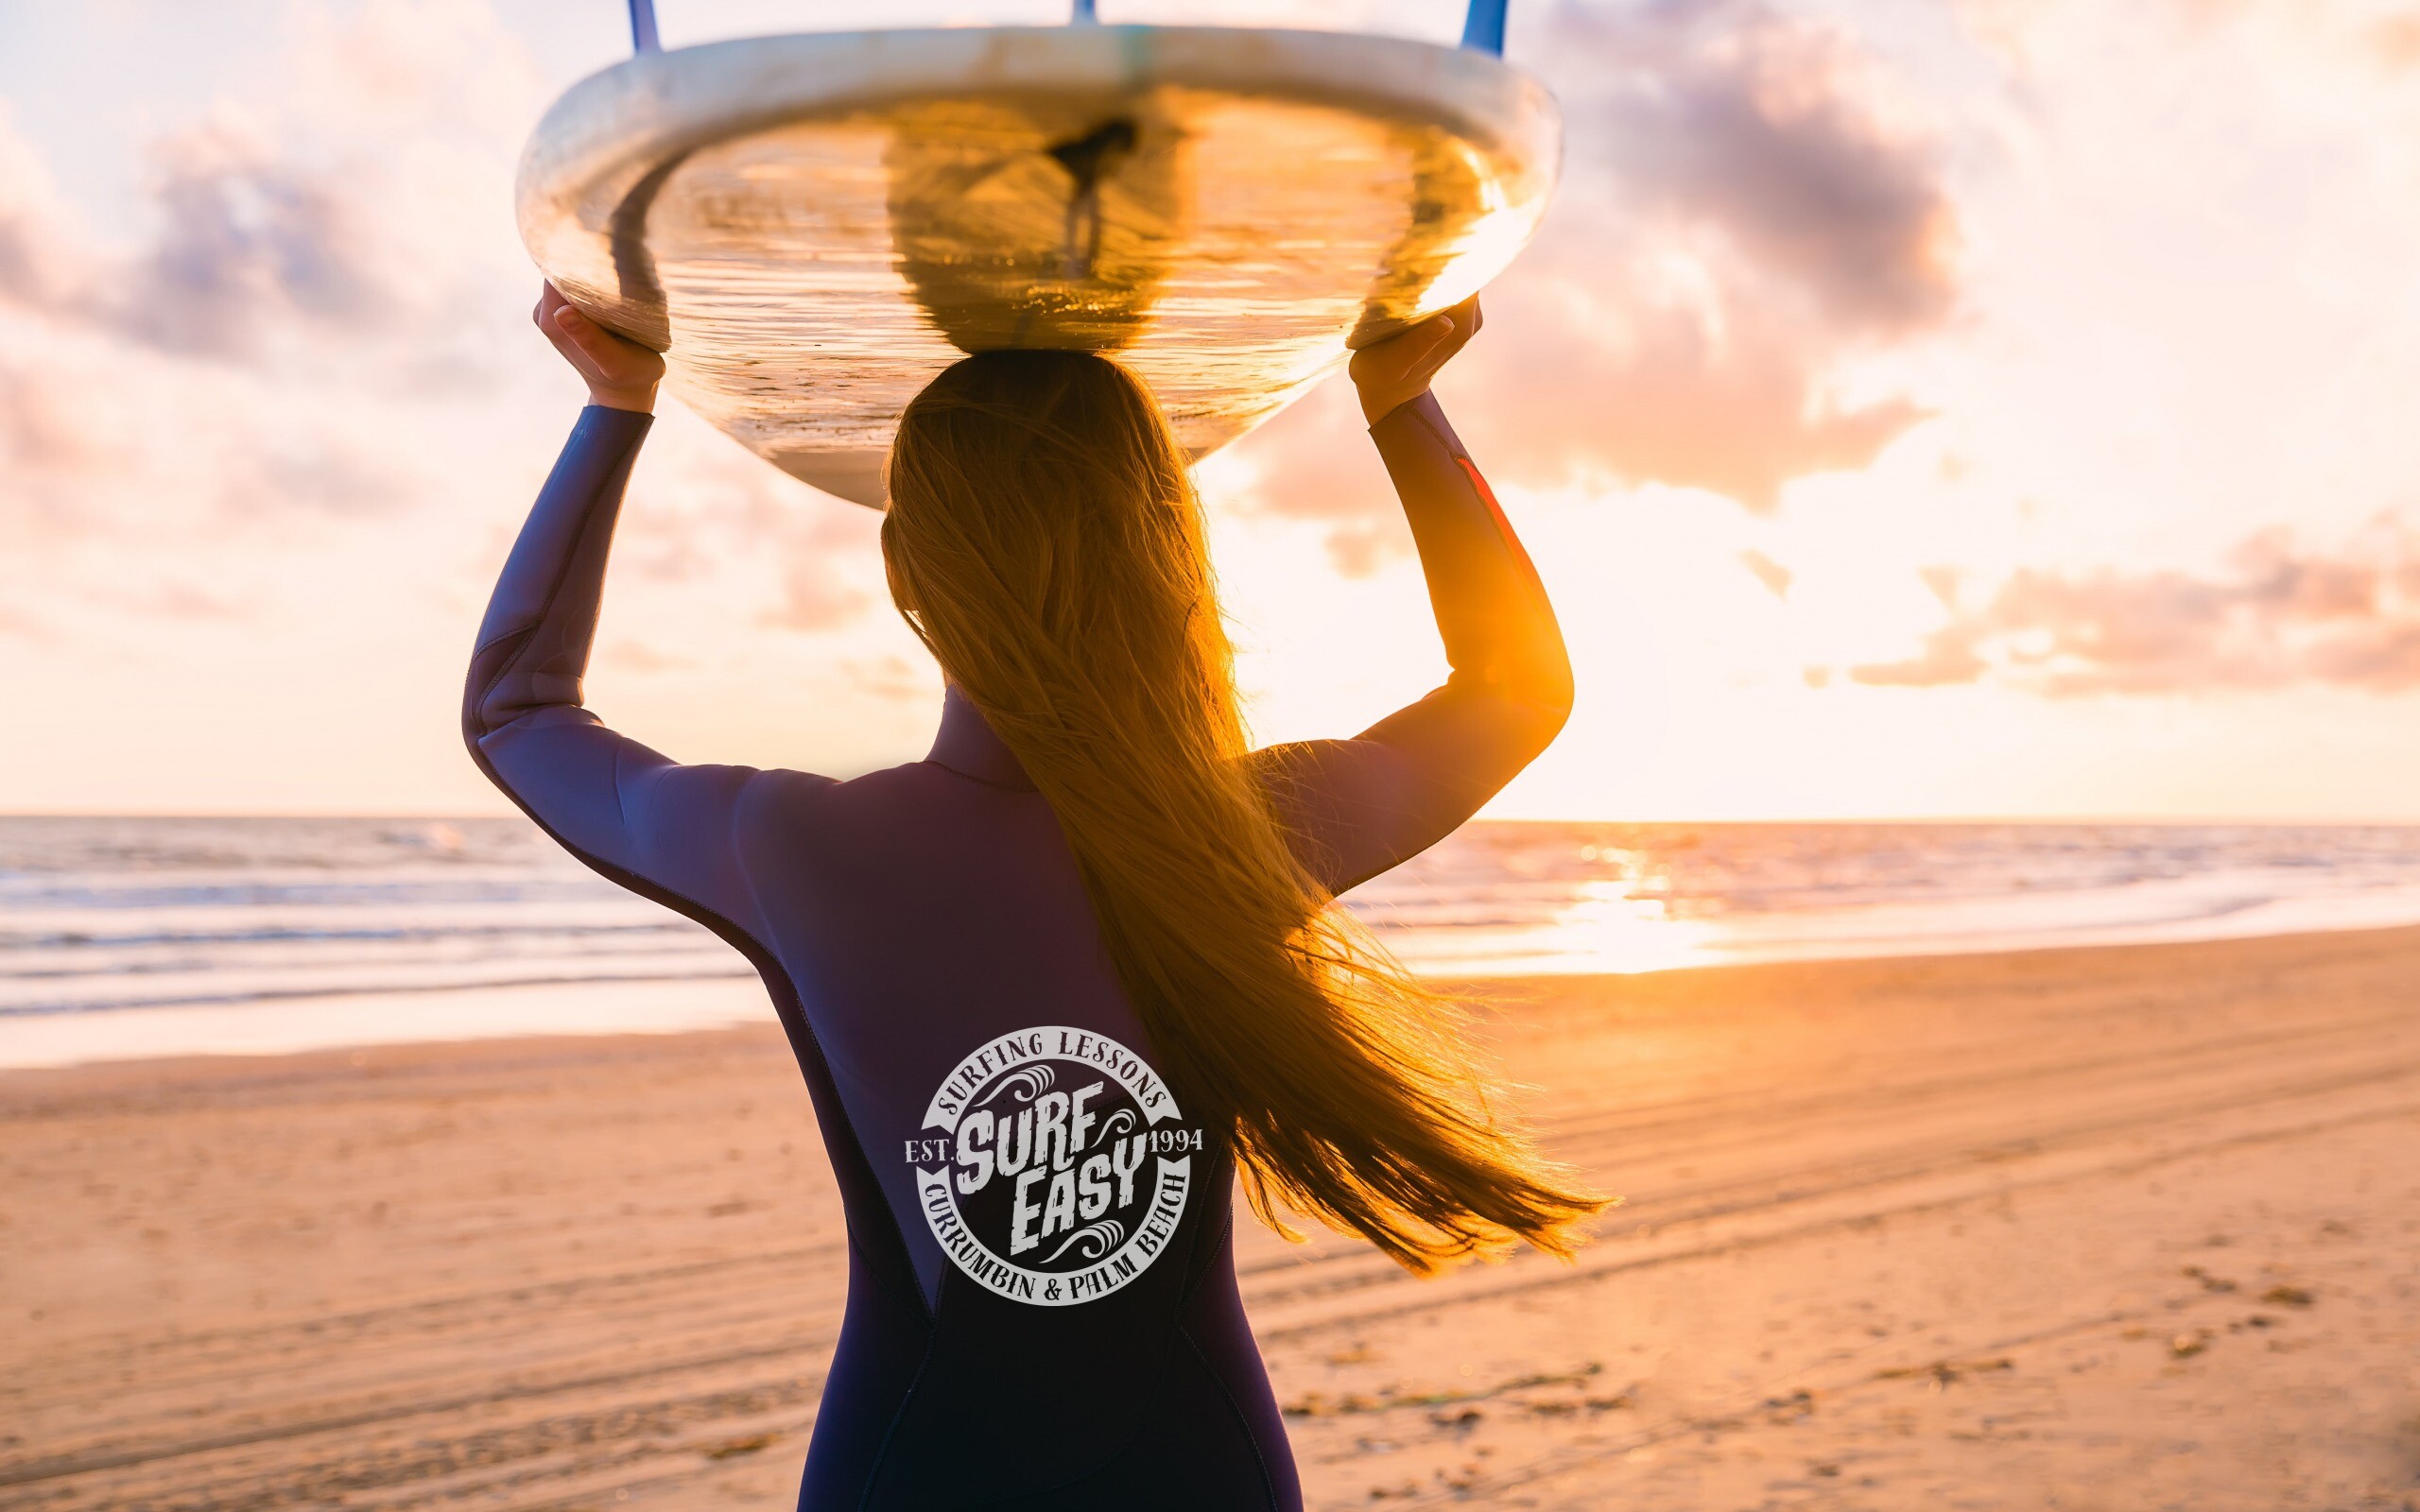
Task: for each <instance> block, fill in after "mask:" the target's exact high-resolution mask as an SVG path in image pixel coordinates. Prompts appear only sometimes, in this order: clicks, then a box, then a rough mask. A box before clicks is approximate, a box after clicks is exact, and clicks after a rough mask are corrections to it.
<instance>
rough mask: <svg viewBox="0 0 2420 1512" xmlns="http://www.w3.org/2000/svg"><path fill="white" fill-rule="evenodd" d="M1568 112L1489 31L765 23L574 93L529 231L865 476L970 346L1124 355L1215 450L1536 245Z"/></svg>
mask: <svg viewBox="0 0 2420 1512" xmlns="http://www.w3.org/2000/svg"><path fill="white" fill-rule="evenodd" d="M1559 143H1560V137H1559V124H1558V121H1557V117H1556V115H1555V112H1554V108H1553V104H1552V101H1551V99H1550V97H1548V96H1547V94H1545V92H1544V91H1543V89H1541V88H1540V87H1539V86H1537V85H1536V84H1535V83H1533V82H1532V81H1530V79H1529V78H1528V77H1527V76H1525V75H1522V74H1520V73H1519V72H1518V71H1516V70H1513V69H1512V68H1510V67H1508V66H1507V65H1505V64H1503V63H1502V62H1500V61H1498V60H1495V59H1494V58H1490V57H1486V56H1484V55H1480V54H1476V53H1468V52H1461V51H1458V50H1455V49H1448V48H1441V47H1432V46H1428V45H1426V44H1424V43H1411V42H1406V41H1402V40H1400V39H1393V38H1374V37H1362V36H1354V35H1350V34H1342V33H1319V32H1281V31H1244V30H1232V29H1224V28H1199V27H1186V28H1179V27H1139V26H1134V27H1049V28H1043V27H1033V28H982V29H977V28H960V29H950V30H938V31H921V32H872V33H842V34H832V35H824V36H808V37H788V38H768V39H762V40H756V41H751V42H746V43H718V44H715V45H713V46H708V47H699V48H689V49H683V50H682V51H678V52H671V53H660V54H652V55H647V56H643V57H641V58H638V59H634V60H631V61H630V62H628V63H624V64H621V65H619V66H618V67H616V68H614V69H612V70H608V71H607V72H606V73H605V74H602V75H599V76H596V77H594V78H592V79H590V80H588V81H586V82H585V83H583V84H581V85H579V86H578V87H577V88H575V89H574V90H573V91H572V93H571V94H567V95H566V96H565V97H564V99H563V100H562V102H560V103H559V104H558V105H557V106H556V108H555V109H554V111H552V112H549V114H548V116H547V118H546V120H545V121H544V123H542V124H541V126H540V128H539V130H538V132H537V134H536V136H535V137H534V138H533V140H532V143H531V146H530V148H529V151H528V153H527V155H526V157H525V160H524V163H523V170H522V178H521V185H520V192H519V211H520V219H521V227H522V232H523V235H524V238H525V240H526V241H527V244H528V246H529V248H530V250H531V252H532V253H533V254H534V255H535V257H536V258H537V261H538V263H539V265H540V266H541V267H542V268H543V269H544V271H545V273H546V275H547V276H548V277H549V278H551V279H552V280H553V281H554V282H555V283H556V284H557V285H558V286H559V287H560V288H562V291H563V292H564V294H565V295H566V296H568V297H569V298H570V299H571V300H572V301H574V302H575V303H578V304H579V305H580V306H581V307H582V308H583V309H585V310H587V311H588V312H589V313H591V314H592V315H595V316H596V317H597V318H599V319H601V320H603V321H605V322H606V323H607V324H609V325H611V326H613V327H614V328H616V329H618V330H621V331H624V332H627V333H629V334H630V335H633V336H635V337H637V338H638V339H640V340H643V341H646V342H648V344H649V345H651V346H655V347H657V348H659V349H660V350H662V351H664V352H665V353H666V359H667V362H668V365H669V367H670V369H671V382H672V385H673V387H674V388H675V389H676V391H677V392H679V393H680V395H681V397H682V398H683V401H684V402H685V403H687V404H689V405H691V407H693V408H694V409H696V410H697V411H698V412H699V413H700V414H701V415H702V416H704V417H705V418H706V419H707V420H708V421H712V422H713V423H714V424H716V425H717V426H719V427H721V428H722V429H723V430H725V431H727V432H729V433H730V434H731V435H732V436H734V437H735V438H737V439H739V440H740V441H742V442H743V443H745V444H746V445H748V446H749V447H750V448H752V450H754V451H755V452H757V453H758V454H759V455H762V456H764V457H766V458H767V459H769V460H770V461H772V462H773V463H775V464H776V465H777V466H779V467H781V468H782V469H783V470H784V471H786V472H789V473H791V474H792V475H794V476H796V477H799V478H801V479H804V481H806V482H807V483H810V484H813V485H814V486H816V487H818V488H821V489H824V490H827V491H830V492H833V493H836V494H838V495H840V496H841V497H843V498H849V499H854V500H856V501H858V502H860V503H864V504H870V505H878V504H879V503H880V502H881V499H882V494H883V490H882V481H881V474H882V470H883V466H884V462H885V459H886V458H887V456H888V455H889V449H890V437H891V432H892V430H893V428H894V426H895V425H896V422H897V420H898V416H899V413H900V411H901V410H902V409H903V408H904V407H905V406H906V404H907V403H908V400H909V399H910V398H912V397H913V396H914V395H915V393H916V392H917V390H919V389H920V388H922V387H924V386H925V383H927V382H929V381H930V380H931V378H932V377H933V375H934V374H936V373H938V372H939V371H940V370H941V369H942V368H944V367H946V366H948V365H949V364H950V363H951V362H954V361H956V360H957V359H958V358H959V356H960V355H961V354H963V353H965V352H982V351H990V350H994V349H998V348H1007V347H1047V348H1073V349H1079V350H1087V351H1100V352H1112V353H1115V355H1116V356H1117V357H1118V358H1119V359H1120V360H1121V361H1123V362H1125V363H1127V364H1128V365H1129V366H1130V367H1132V369H1134V370H1135V371H1136V372H1137V373H1138V374H1139V375H1140V376H1142V378H1143V379H1144V380H1145V381H1146V382H1147V383H1149V384H1150V387H1151V388H1152V390H1153V391H1154V393H1155V394H1157V396H1158V397H1159V399H1160V401H1161V403H1162V404H1163V405H1165V406H1166V407H1167V411H1168V414H1169V418H1170V420H1171V421H1172V423H1173V424H1174V425H1175V427H1176V431H1177V435H1178V438H1179V439H1180V440H1181V441H1182V442H1183V443H1184V445H1185V446H1186V447H1187V448H1188V449H1189V450H1190V451H1191V452H1192V453H1193V454H1194V455H1196V456H1200V455H1206V454H1207V453H1209V452H1211V451H1214V450H1216V449H1217V448H1219V447H1220V446H1223V445H1225V444H1226V443H1227V442H1229V441H1231V440H1233V439H1235V438H1236V437H1238V436H1241V435H1243V434H1244V433H1245V432H1247V431H1249V430H1251V429H1252V428H1253V426H1254V425H1256V424H1258V423H1259V422H1260V421H1263V420H1265V419H1267V418H1268V417H1269V416H1270V415H1271V414H1274V413H1275V412H1276V411H1277V410H1278V409H1280V408H1282V407H1284V405H1285V404H1288V402H1290V401H1291V400H1293V399H1294V398H1296V397H1298V396H1299V395H1300V394H1302V393H1303V392H1304V391H1305V389H1307V388H1308V387H1310V386H1311V385H1313V384H1315V383H1317V382H1318V381H1319V379H1320V378H1321V377H1322V376H1323V375H1325V374H1326V373H1327V372H1328V371H1330V370H1332V369H1334V368H1335V366H1336V365H1337V364H1339V363H1340V362H1341V361H1342V360H1343V358H1344V356H1345V354H1346V352H1347V350H1348V344H1350V345H1359V344H1361V343H1363V342H1365V341H1368V340H1371V339H1375V338H1377V337H1378V336H1381V335H1386V334H1388V333H1390V332H1391V331H1392V330H1396V329H1400V328H1401V327H1402V326H1403V325H1405V324H1406V323H1409V322H1410V321H1414V320H1417V319H1420V318H1426V316H1428V315H1430V314H1433V313H1434V312H1436V311H1437V310H1440V309H1443V308H1444V307H1446V306H1448V305H1450V304H1453V303H1456V302H1458V301H1461V300H1462V299H1464V298H1466V297H1467V296H1469V295H1470V294H1472V293H1474V292H1476V291H1477V290H1478V288H1479V287H1480V286H1481V285H1483V284H1484V283H1487V282H1488V281H1489V280H1490V279H1492V278H1494V277H1495V275H1496V274H1497V273H1499V272H1501V271H1502V270H1503V268H1504V266H1506V265H1507V264H1508V263H1510V262H1511V261H1512V259H1513V256H1514V255H1515V254H1516V253H1517V252H1518V251H1519V250H1520V249H1521V248H1522V247H1523V246H1524V245H1525V244H1526V243H1527V242H1528V240H1529V238H1530V234H1531V233H1532V232H1534V230H1535V228H1536V225H1537V222H1538V219H1539V217H1540V215H1542V214H1543V213H1544V210H1545V205H1546V201H1547V196H1548V194H1549V193H1550V192H1551V189H1552V186H1553V180H1554V175H1555V170H1556V166H1557V154H1558V151H1559Z"/></svg>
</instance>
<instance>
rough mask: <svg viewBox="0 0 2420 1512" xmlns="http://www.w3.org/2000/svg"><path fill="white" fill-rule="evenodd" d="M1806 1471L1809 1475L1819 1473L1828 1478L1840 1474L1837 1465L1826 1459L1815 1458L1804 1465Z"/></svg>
mask: <svg viewBox="0 0 2420 1512" xmlns="http://www.w3.org/2000/svg"><path fill="white" fill-rule="evenodd" d="M1806 1473H1807V1474H1809V1475H1821V1476H1823V1477H1824V1478H1825V1479H1826V1480H1828V1479H1830V1478H1831V1477H1833V1476H1836V1475H1838V1474H1840V1473H1841V1468H1840V1467H1839V1466H1838V1465H1834V1464H1831V1463H1829V1462H1828V1461H1824V1460H1817V1461H1815V1462H1814V1463H1813V1464H1811V1465H1809V1466H1807V1467H1806Z"/></svg>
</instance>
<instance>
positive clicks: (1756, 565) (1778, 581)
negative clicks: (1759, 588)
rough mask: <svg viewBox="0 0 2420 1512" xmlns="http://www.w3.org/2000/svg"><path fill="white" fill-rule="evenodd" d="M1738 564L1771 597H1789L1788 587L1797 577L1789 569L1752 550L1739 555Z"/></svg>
mask: <svg viewBox="0 0 2420 1512" xmlns="http://www.w3.org/2000/svg"><path fill="white" fill-rule="evenodd" d="M1739 564H1740V565H1741V566H1743V567H1745V568H1747V569H1748V570H1749V571H1750V572H1752V573H1754V574H1755V575H1756V581H1758V582H1760V583H1762V584H1764V585H1765V592H1767V593H1771V594H1772V595H1773V597H1775V598H1788V597H1789V585H1790V583H1791V581H1792V580H1793V579H1794V578H1795V576H1797V575H1796V574H1794V573H1792V572H1791V571H1790V570H1789V568H1787V567H1785V566H1783V565H1782V564H1781V563H1779V562H1777V561H1775V560H1773V559H1772V558H1771V557H1768V556H1766V555H1765V554H1764V553H1763V552H1761V551H1755V550H1753V549H1752V550H1748V551H1743V552H1741V553H1740V554H1739Z"/></svg>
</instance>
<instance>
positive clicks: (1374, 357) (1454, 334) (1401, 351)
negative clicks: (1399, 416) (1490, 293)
mask: <svg viewBox="0 0 2420 1512" xmlns="http://www.w3.org/2000/svg"><path fill="white" fill-rule="evenodd" d="M1484 323H1485V321H1484V320H1483V319H1482V318H1480V316H1479V313H1478V295H1476V294H1474V295H1472V296H1471V297H1470V298H1469V299H1467V300H1464V301H1462V302H1461V303H1460V304H1457V305H1455V306H1454V307H1453V308H1452V309H1450V310H1440V311H1439V312H1438V313H1437V314H1435V315H1432V316H1430V317H1429V318H1427V319H1426V320H1423V321H1421V322H1420V323H1419V324H1418V325H1416V326H1413V327H1411V328H1410V329H1409V330H1406V331H1398V332H1396V333H1395V334H1394V335H1391V336H1389V337H1387V339H1386V340H1384V341H1378V342H1373V343H1372V344H1371V345H1369V346H1366V347H1363V348H1362V349H1361V350H1360V351H1358V352H1355V353H1354V354H1353V387H1355V388H1357V389H1358V390H1360V393H1361V415H1362V418H1363V419H1365V420H1367V421H1369V422H1370V423H1371V424H1373V425H1375V424H1376V423H1378V421H1382V420H1384V419H1386V418H1387V417H1388V416H1389V415H1392V414H1393V413H1394V412H1395V410H1396V409H1397V408H1399V407H1401V406H1402V405H1404V404H1409V403H1410V402H1411V401H1412V400H1415V399H1418V398H1419V397H1420V396H1421V395H1423V394H1425V393H1426V392H1428V380H1429V379H1431V378H1434V377H1436V376H1437V369H1440V368H1443V366H1445V364H1446V362H1447V361H1448V360H1450V359H1451V358H1452V357H1453V355H1454V353H1455V352H1460V351H1461V350H1462V348H1463V347H1464V346H1466V345H1468V344H1469V342H1470V339H1471V337H1473V336H1475V335H1478V328H1479V327H1480V326H1481V325H1482V324H1484Z"/></svg>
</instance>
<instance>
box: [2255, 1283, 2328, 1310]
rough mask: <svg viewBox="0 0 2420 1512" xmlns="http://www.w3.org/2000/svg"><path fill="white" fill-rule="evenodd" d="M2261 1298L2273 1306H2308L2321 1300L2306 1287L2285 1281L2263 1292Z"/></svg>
mask: <svg viewBox="0 0 2420 1512" xmlns="http://www.w3.org/2000/svg"><path fill="white" fill-rule="evenodd" d="M2260 1299H2261V1300H2262V1301H2264V1302H2266V1303H2268V1304H2269V1305H2270V1306H2272V1307H2308V1306H2310V1305H2311V1304H2312V1303H2313V1302H2316V1301H2318V1300H2319V1298H2318V1297H2313V1296H2312V1295H2311V1294H2310V1293H2309V1292H2308V1291H2307V1290H2305V1289H2304V1288H2302V1287H2300V1286H2288V1285H2286V1284H2284V1283H2283V1282H2280V1283H2279V1284H2277V1285H2275V1286H2272V1287H2270V1288H2269V1289H2268V1290H2267V1291H2265V1292H2263V1293H2261V1294H2260Z"/></svg>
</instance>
